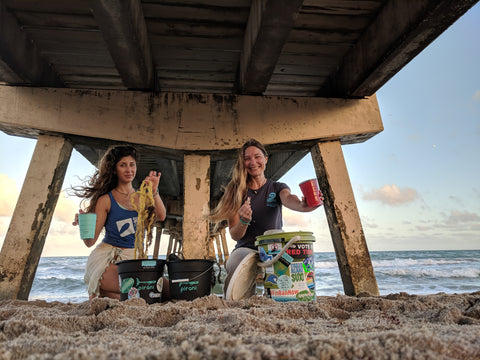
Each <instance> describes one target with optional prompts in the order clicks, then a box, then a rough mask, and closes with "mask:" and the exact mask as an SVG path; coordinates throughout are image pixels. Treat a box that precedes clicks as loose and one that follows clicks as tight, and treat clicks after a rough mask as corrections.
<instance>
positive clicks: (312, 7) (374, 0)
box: [302, 0, 387, 16]
mask: <svg viewBox="0 0 480 360" xmlns="http://www.w3.org/2000/svg"><path fill="white" fill-rule="evenodd" d="M386 1H387V0H322V1H321V2H320V3H319V2H318V0H305V1H304V2H303V6H302V12H305V13H314V14H331V15H350V16H357V15H358V16H362V15H370V14H371V13H372V12H375V11H377V10H378V9H379V8H381V7H382V6H383V4H384V3H385V2H386Z"/></svg>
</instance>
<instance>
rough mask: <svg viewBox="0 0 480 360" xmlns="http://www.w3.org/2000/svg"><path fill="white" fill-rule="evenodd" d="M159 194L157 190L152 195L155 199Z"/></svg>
mask: <svg viewBox="0 0 480 360" xmlns="http://www.w3.org/2000/svg"><path fill="white" fill-rule="evenodd" d="M157 194H158V189H157V190H155V191H154V192H153V193H152V196H153V197H155V196H157Z"/></svg>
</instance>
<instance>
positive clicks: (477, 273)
mask: <svg viewBox="0 0 480 360" xmlns="http://www.w3.org/2000/svg"><path fill="white" fill-rule="evenodd" d="M375 272H376V273H377V274H384V275H388V276H402V277H404V276H412V277H415V278H421V277H433V278H443V279H445V278H472V279H473V278H478V277H480V269H478V268H461V269H450V270H448V271H446V270H445V269H442V270H439V269H426V268H423V269H420V268H418V269H412V268H404V269H383V270H376V271H375Z"/></svg>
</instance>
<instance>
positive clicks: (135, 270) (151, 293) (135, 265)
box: [117, 259, 166, 304]
mask: <svg viewBox="0 0 480 360" xmlns="http://www.w3.org/2000/svg"><path fill="white" fill-rule="evenodd" d="M165 263H166V261H165V260H159V259H137V260H124V261H119V262H117V265H118V280H119V282H120V300H121V301H124V300H128V299H133V298H142V299H144V300H145V301H146V302H147V304H153V303H158V302H162V289H163V270H164V268H165Z"/></svg>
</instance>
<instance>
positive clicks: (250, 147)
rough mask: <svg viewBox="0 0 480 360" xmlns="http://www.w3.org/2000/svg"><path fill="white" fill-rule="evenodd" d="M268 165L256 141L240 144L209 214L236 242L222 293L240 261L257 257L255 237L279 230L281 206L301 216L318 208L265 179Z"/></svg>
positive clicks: (281, 224) (253, 288)
mask: <svg viewBox="0 0 480 360" xmlns="http://www.w3.org/2000/svg"><path fill="white" fill-rule="evenodd" d="M267 162H268V153H267V150H266V149H265V147H264V146H263V145H262V144H261V143H260V142H259V141H257V140H255V139H250V140H248V141H247V142H246V143H245V144H243V146H242V148H241V149H240V151H239V153H238V158H237V161H236V163H235V166H234V168H233V172H232V179H231V180H230V182H229V183H228V184H227V186H226V188H225V192H224V195H223V196H222V198H221V200H220V202H219V203H218V205H217V206H216V207H215V209H214V210H213V211H212V213H211V221H212V222H214V223H217V224H218V223H220V222H222V221H224V220H226V221H228V229H229V232H230V236H231V238H232V239H233V240H235V241H236V242H237V244H236V246H235V248H234V250H233V251H232V253H231V254H230V257H229V258H228V261H227V264H226V266H225V268H226V270H227V278H226V279H225V286H224V293H225V291H226V289H227V288H228V285H229V282H230V280H231V278H232V275H233V273H234V271H235V269H236V268H237V267H238V266H239V264H240V263H241V261H242V260H243V259H244V258H245V257H247V256H251V255H252V254H253V253H256V248H255V240H256V237H257V236H259V235H263V234H264V232H265V231H267V230H273V229H281V228H282V226H283V222H282V205H284V206H286V207H287V208H289V209H291V210H294V211H300V212H309V211H313V210H315V209H316V208H317V207H318V206H316V207H309V206H308V205H307V202H306V201H305V199H304V198H302V199H301V200H300V199H299V198H298V197H297V196H296V195H294V194H292V193H291V192H290V188H289V187H288V186H287V184H284V183H281V182H276V181H272V180H270V179H267V178H266V177H265V167H266V165H267ZM319 206H320V205H319ZM254 294H255V279H251V284H250V286H249V291H248V294H247V295H248V296H252V295H254Z"/></svg>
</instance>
